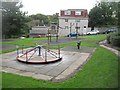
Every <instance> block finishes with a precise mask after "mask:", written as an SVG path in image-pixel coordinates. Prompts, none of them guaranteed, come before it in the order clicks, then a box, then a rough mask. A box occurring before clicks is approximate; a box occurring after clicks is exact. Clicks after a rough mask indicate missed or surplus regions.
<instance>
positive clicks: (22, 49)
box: [16, 23, 62, 64]
mask: <svg viewBox="0 0 120 90" xmlns="http://www.w3.org/2000/svg"><path fill="white" fill-rule="evenodd" d="M51 37H56V42H57V40H58V26H57V25H56V24H55V23H52V24H51V25H50V28H49V29H48V33H47V38H48V43H47V44H46V45H36V46H32V47H26V46H17V47H16V48H17V57H16V59H17V60H18V61H20V62H24V63H31V64H41V63H44V64H45V63H51V62H56V61H60V60H61V59H62V57H61V54H60V46H59V45H58V44H56V45H53V44H52V47H55V48H56V50H51V49H50V47H51V45H50V42H51Z"/></svg>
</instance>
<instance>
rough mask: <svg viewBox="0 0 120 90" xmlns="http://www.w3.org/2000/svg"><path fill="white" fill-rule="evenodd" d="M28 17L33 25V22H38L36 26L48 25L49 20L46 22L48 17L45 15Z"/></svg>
mask: <svg viewBox="0 0 120 90" xmlns="http://www.w3.org/2000/svg"><path fill="white" fill-rule="evenodd" d="M30 17H31V18H32V19H33V23H34V21H36V20H37V21H38V20H39V21H38V23H37V25H40V26H43V25H48V24H49V20H48V17H47V16H46V15H43V14H36V15H31V16H30Z"/></svg>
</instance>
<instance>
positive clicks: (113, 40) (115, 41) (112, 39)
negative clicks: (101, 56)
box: [107, 32, 120, 47]
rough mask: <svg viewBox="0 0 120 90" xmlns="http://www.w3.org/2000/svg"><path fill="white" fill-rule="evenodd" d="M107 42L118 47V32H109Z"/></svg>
mask: <svg viewBox="0 0 120 90" xmlns="http://www.w3.org/2000/svg"><path fill="white" fill-rule="evenodd" d="M107 42H108V44H112V45H114V46H118V47H120V32H116V33H111V34H109V35H108V36H107Z"/></svg>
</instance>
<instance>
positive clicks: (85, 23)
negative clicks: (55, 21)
mask: <svg viewBox="0 0 120 90" xmlns="http://www.w3.org/2000/svg"><path fill="white" fill-rule="evenodd" d="M79 19H80V18H78V20H79ZM70 23H72V28H71V32H76V29H75V27H76V19H75V18H69V19H68V22H65V18H60V19H59V26H60V27H62V29H59V35H60V36H66V35H68V34H69V33H70ZM77 23H78V25H77V26H78V27H80V29H78V33H79V34H86V32H87V30H88V19H83V20H82V19H80V22H77ZM65 26H68V28H65ZM84 26H86V29H85V28H84Z"/></svg>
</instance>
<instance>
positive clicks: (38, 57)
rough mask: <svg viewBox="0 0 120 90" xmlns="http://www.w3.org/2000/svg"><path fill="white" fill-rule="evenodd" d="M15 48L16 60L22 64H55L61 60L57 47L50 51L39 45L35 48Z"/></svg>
mask: <svg viewBox="0 0 120 90" xmlns="http://www.w3.org/2000/svg"><path fill="white" fill-rule="evenodd" d="M16 48H17V57H16V59H17V60H18V61H20V62H23V63H29V64H46V63H52V62H57V61H60V60H61V59H62V57H61V55H60V48H59V46H58V48H57V50H50V49H49V47H47V46H40V45H38V46H35V47H33V46H32V47H26V46H21V47H20V46H17V47H16ZM26 48H27V49H26Z"/></svg>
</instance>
